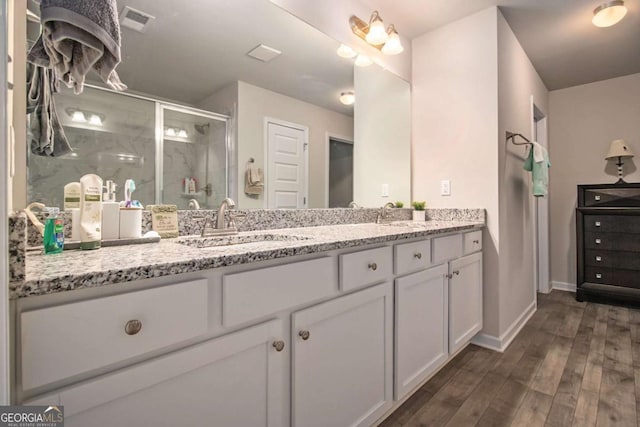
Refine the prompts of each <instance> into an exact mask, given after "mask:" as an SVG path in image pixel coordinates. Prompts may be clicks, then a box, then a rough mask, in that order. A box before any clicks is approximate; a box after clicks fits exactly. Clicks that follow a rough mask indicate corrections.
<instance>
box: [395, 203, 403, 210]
mask: <svg viewBox="0 0 640 427" xmlns="http://www.w3.org/2000/svg"><path fill="white" fill-rule="evenodd" d="M395 205H396V208H398V209H400V208H401V207H403V206H404V203H403V202H396V203H395Z"/></svg>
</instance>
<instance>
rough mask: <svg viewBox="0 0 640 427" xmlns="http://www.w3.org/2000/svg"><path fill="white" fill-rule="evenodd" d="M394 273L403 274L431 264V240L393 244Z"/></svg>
mask: <svg viewBox="0 0 640 427" xmlns="http://www.w3.org/2000/svg"><path fill="white" fill-rule="evenodd" d="M394 251H395V273H396V275H398V276H399V275H403V274H407V273H412V272H414V271H418V270H422V269H425V268H427V267H429V265H431V240H421V241H419V242H411V243H403V244H400V245H395V247H394Z"/></svg>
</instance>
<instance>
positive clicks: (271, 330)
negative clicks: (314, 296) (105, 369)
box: [27, 320, 287, 427]
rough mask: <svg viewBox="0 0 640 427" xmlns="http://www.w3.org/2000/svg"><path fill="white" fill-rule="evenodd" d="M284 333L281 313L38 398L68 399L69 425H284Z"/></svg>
mask: <svg viewBox="0 0 640 427" xmlns="http://www.w3.org/2000/svg"><path fill="white" fill-rule="evenodd" d="M282 338H283V328H282V323H281V321H279V320H273V321H270V322H266V323H263V324H260V325H258V326H255V327H251V328H247V329H244V330H241V331H239V332H236V333H232V334H229V335H226V336H223V337H220V338H216V339H212V340H210V341H207V342H205V343H203V344H198V345H195V346H192V347H188V348H186V349H184V350H180V351H177V352H175V353H171V354H169V355H167V356H162V357H159V358H157V359H153V360H151V361H148V362H144V363H141V364H138V365H134V366H132V367H130V368H126V369H123V370H121V371H118V372H115V373H113V374H109V375H106V376H103V377H99V378H97V379H95V380H92V381H90V382H86V383H84V384H81V385H78V386H74V387H70V388H67V389H63V390H61V391H59V392H57V393H56V394H54V395H50V396H49V397H42V398H38V399H37V402H38V403H40V404H55V403H57V404H60V405H64V409H65V425H66V426H67V427H104V426H167V427H174V426H193V427H200V426H205V425H216V426H230V427H231V426H242V427H250V426H260V427H264V426H269V427H281V426H282V425H283V424H284V421H283V413H284V407H285V406H284V401H283V393H284V391H285V390H286V388H285V383H286V376H285V369H286V366H287V364H286V357H287V356H286V352H285V351H280V352H279V351H277V349H276V348H275V347H274V345H273V344H274V342H275V341H279V340H282ZM48 402H50V403H48ZM27 403H28V402H27Z"/></svg>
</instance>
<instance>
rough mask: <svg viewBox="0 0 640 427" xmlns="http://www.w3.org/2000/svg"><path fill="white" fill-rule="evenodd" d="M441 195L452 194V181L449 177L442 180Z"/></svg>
mask: <svg viewBox="0 0 640 427" xmlns="http://www.w3.org/2000/svg"><path fill="white" fill-rule="evenodd" d="M440 195H441V196H450V195H451V181H449V180H448V179H443V180H442V181H440Z"/></svg>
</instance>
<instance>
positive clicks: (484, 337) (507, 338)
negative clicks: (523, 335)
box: [471, 301, 537, 353]
mask: <svg viewBox="0 0 640 427" xmlns="http://www.w3.org/2000/svg"><path fill="white" fill-rule="evenodd" d="M536 307H537V305H536V301H533V302H532V303H531V305H529V307H527V308H526V310H525V311H524V312H523V313H522V314H521V315H520V316H518V318H517V319H516V320H515V321H514V322H513V323H512V324H511V326H509V328H508V329H507V330H506V331H505V332H504V334H502V335H500V337H494V336H493V335H488V334H483V333H482V332H481V333H479V334H478V335H476V336H475V337H473V339H472V340H471V343H473V344H475V345H477V346H480V347H484V348H488V349H489V350H494V351H499V352H500V353H502V352H504V351H505V350H506V349H507V347H509V344H511V341H513V339H514V338H515V337H516V336H517V335H518V333H519V332H520V331H521V330H522V328H523V327H524V325H526V324H527V322H528V321H529V319H531V316H533V314H534V313H535V312H536Z"/></svg>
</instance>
